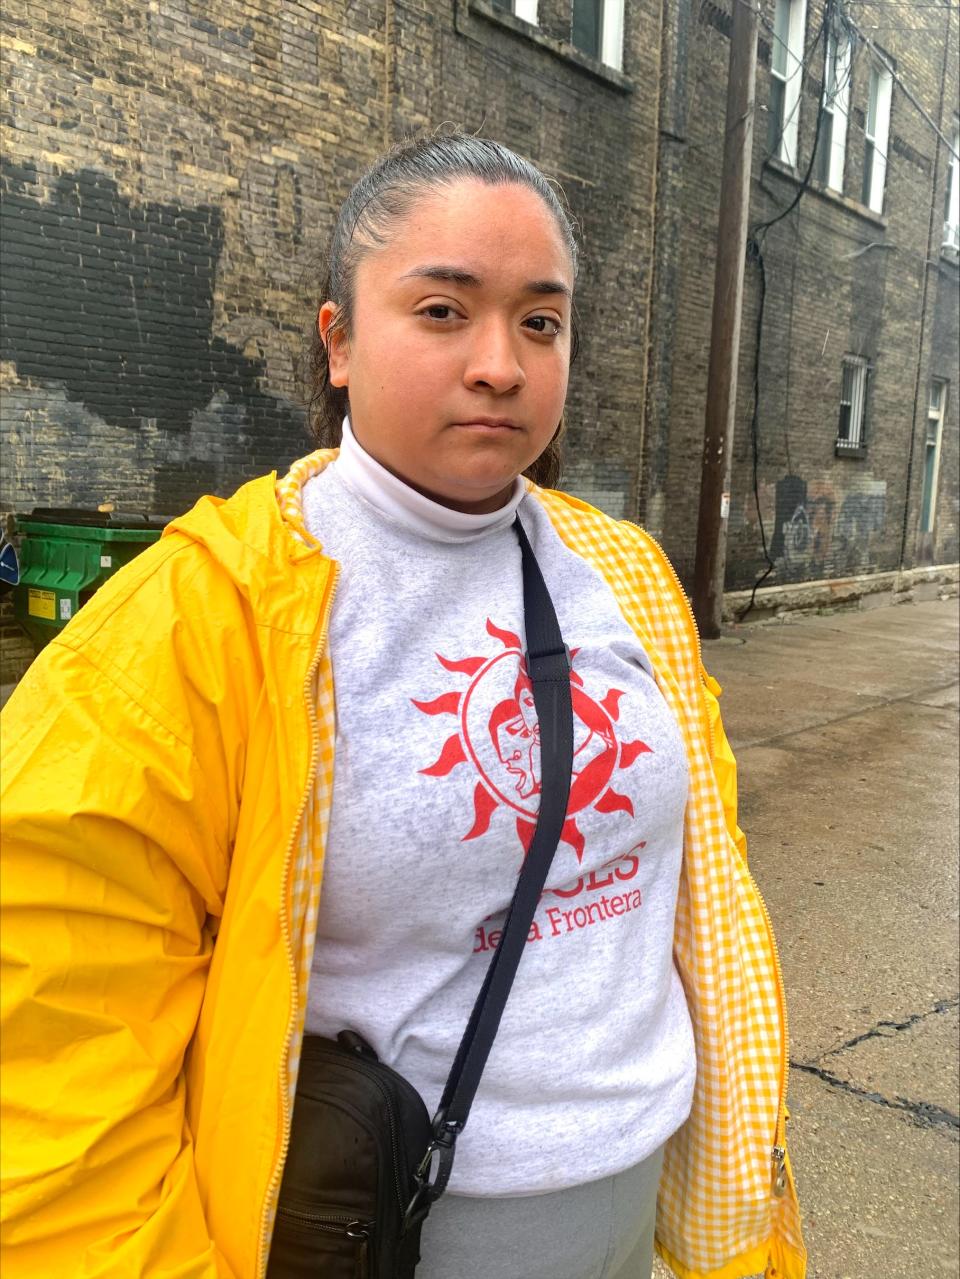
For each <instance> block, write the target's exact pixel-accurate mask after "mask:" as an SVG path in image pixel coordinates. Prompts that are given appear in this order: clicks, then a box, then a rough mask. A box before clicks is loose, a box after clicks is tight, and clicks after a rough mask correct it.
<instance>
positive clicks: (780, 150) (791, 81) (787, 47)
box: [770, 0, 807, 169]
mask: <svg viewBox="0 0 960 1279" xmlns="http://www.w3.org/2000/svg"><path fill="white" fill-rule="evenodd" d="M788 4H789V17H788V19H787V39H786V43H784V42H783V40H781V38H780V36H779V35H774V37H773V39H774V41H775V43H776V44H780V45H782V46H783V49H784V51H785V53H786V71H785V73H784V74H781V73H780V72H779V71H775V70H774V61H775V54H776V50H775V48H773V49H771V56H770V75H771V76H772V77H776V79H778V80H781V81H782V82H783V128H782V129H781V131H780V140H779V144H778V146H777V150H776V158H777V159H778V160H782V161H783V163H784V164H789V165H790V167H791V168H793V169H795V168H796V167H797V137H798V133H799V121H800V90H801V87H802V81H803V42H804V36H805V34H806V29H807V0H788Z"/></svg>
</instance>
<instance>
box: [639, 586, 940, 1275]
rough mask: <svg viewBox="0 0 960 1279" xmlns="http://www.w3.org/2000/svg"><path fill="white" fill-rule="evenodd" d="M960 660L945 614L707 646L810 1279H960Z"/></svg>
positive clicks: (905, 609) (757, 632) (832, 619)
mask: <svg viewBox="0 0 960 1279" xmlns="http://www.w3.org/2000/svg"><path fill="white" fill-rule="evenodd" d="M957 646H958V610H957V603H956V601H955V600H951V601H947V602H932V603H925V604H918V605H906V606H901V607H897V608H889V609H879V610H876V611H871V612H867V613H837V614H834V615H832V616H823V617H805V618H801V619H798V620H795V621H790V622H784V623H781V624H767V625H763V626H756V627H749V626H747V627H742V628H740V629H739V630H738V631H736V632H732V633H731V634H730V635H729V636H727V637H725V638H724V639H721V640H718V641H715V642H713V643H710V644H706V645H705V646H704V648H705V653H704V662H705V665H706V666H707V668H708V669H709V670H710V671H711V673H712V674H713V675H715V676H716V678H717V679H718V680H719V681H720V682H721V684H723V686H724V694H723V697H722V698H721V705H722V707H723V711H724V722H725V725H726V728H727V732H728V735H729V736H730V739H731V741H732V743H733V745H734V749H735V750H736V752H737V758H738V761H739V770H740V813H741V818H740V820H741V825H742V826H743V828H744V830H745V831H746V833H747V839H748V843H749V846H750V864H751V868H752V870H753V873H754V875H755V877H756V879H757V881H758V883H759V885H760V888H761V891H762V892H763V894H764V896H765V898H766V901H767V904H768V906H769V908H770V913H771V915H772V917H773V922H774V927H775V928H776V931H777V937H778V940H779V945H780V951H781V958H782V962H783V969H784V975H785V980H786V989H787V1000H788V1007H789V1013H790V1037H791V1045H790V1057H791V1073H790V1087H789V1093H790V1096H789V1104H790V1110H791V1113H792V1118H791V1121H790V1125H789V1130H788V1138H789V1141H790V1146H791V1154H792V1160H793V1165H794V1170H795V1174H796V1178H797V1184H798V1188H799V1193H800V1201H801V1206H802V1208H803V1214H804V1231H805V1238H806V1243H807V1248H808V1250H809V1254H810V1266H809V1270H808V1275H809V1279H867V1276H870V1277H871V1279H873V1277H874V1276H877V1277H879V1276H883V1279H928V1277H930V1276H938V1275H944V1276H946V1275H954V1276H955V1275H957V1273H958V1267H960V1248H958V1159H960V1140H958V1139H960V1131H958V1118H957V1113H958V1110H960V1098H958V1003H960V1000H958V985H960V982H958V917H960V916H958V811H957V810H958V803H957V763H958V761H957V746H958V741H957V707H958V666H957ZM656 1273H657V1274H666V1271H665V1270H663V1269H662V1268H661V1269H659V1270H658V1271H657V1272H656Z"/></svg>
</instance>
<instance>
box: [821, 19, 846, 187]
mask: <svg viewBox="0 0 960 1279" xmlns="http://www.w3.org/2000/svg"><path fill="white" fill-rule="evenodd" d="M851 62H852V58H851V48H850V38H849V36H848V35H847V33H846V31H843V30H840V29H835V30H834V31H831V32H830V34H829V35H828V36H827V52H826V57H825V59H824V69H823V98H822V102H823V110H824V112H825V113H826V114H827V115H829V116H830V120H831V124H832V127H831V129H830V154H829V156H828V157H827V183H826V184H827V186H828V187H829V188H830V189H831V190H833V191H839V192H840V193H841V194H842V193H843V170H844V165H845V162H846V158H847V121H848V120H849V118H850V74H851ZM831 64H832V65H831ZM822 135H823V127H822V125H821V143H822V140H823V138H822Z"/></svg>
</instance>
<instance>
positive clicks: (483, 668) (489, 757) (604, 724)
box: [413, 620, 650, 862]
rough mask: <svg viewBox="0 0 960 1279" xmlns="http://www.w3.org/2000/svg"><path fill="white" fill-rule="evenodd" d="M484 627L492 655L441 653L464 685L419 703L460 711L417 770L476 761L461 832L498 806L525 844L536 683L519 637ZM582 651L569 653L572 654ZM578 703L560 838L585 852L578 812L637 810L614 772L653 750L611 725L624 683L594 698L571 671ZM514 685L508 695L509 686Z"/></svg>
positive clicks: (535, 763) (535, 741)
mask: <svg viewBox="0 0 960 1279" xmlns="http://www.w3.org/2000/svg"><path fill="white" fill-rule="evenodd" d="M487 632H488V634H489V635H491V636H492V637H493V638H494V639H497V640H499V641H500V643H501V644H502V645H503V652H501V653H497V654H496V655H495V656H494V657H492V658H485V657H468V658H464V659H462V660H460V661H450V660H448V659H447V658H445V657H441V655H440V654H439V653H438V654H437V660H438V661H439V662H440V664H441V666H443V667H444V669H445V670H448V671H450V672H452V673H456V674H460V675H466V676H467V677H468V678H469V684H468V686H467V688H466V689H465V690H464V691H463V692H458V691H456V690H454V691H451V692H448V693H443V694H441V696H440V697H438V698H435V699H434V700H433V701H431V702H419V701H417V700H415V699H414V702H413V704H414V706H416V707H417V709H418V710H420V711H422V712H423V713H424V714H425V715H444V714H449V715H456V716H457V718H458V728H457V731H456V732H455V733H453V734H452V735H451V736H450V737H448V738H447V740H446V742H445V743H444V746H443V749H442V750H441V752H440V756H439V758H438V759H437V761H436V762H435V763H434V764H432V765H431V766H430V767H429V768H423V769H421V770H420V771H421V772H422V773H423V774H425V775H426V776H428V777H446V776H447V775H448V774H449V773H451V772H452V771H453V769H454V768H456V767H457V766H458V765H460V764H468V763H469V764H472V765H473V767H474V768H475V770H476V772H477V774H478V778H479V780H478V781H477V784H476V787H475V789H474V797H473V798H474V821H473V826H472V827H471V829H470V830H469V831H468V832H467V834H466V835H464V836H463V839H464V840H469V839H476V838H477V836H479V835H482V834H484V832H485V831H486V830H487V829H488V828H489V825H490V819H491V817H492V816H493V813H494V812H495V810H496V809H497V808H498V807H501V806H503V807H507V808H509V809H512V810H513V811H514V812H515V813H516V814H517V817H516V824H517V834H518V836H519V837H520V841H521V843H522V845H523V848H524V850H526V849H527V848H528V847H529V845H530V840H531V839H532V837H533V832H534V830H535V828H536V820H537V813H538V811H539V808H540V798H539V797H540V789H541V780H540V724H539V720H538V717H537V709H536V705H535V703H534V699H533V685H532V684H531V682H530V677H529V675H528V673H527V668H526V662H525V660H524V656H523V653H522V650H521V646H520V640H519V638H518V636H516V635H514V634H513V633H512V632H510V631H504V630H501V629H500V628H499V627H497V626H495V625H494V624H493V622H491V621H489V620H488V621H487ZM576 654H577V650H576V649H575V650H573V652H572V653H571V659H575V658H576ZM570 684H571V688H570V694H571V700H572V703H573V734H574V741H573V752H574V754H573V775H572V780H571V787H570V799H569V802H568V805H567V818H566V821H565V822H564V826H563V833H562V835H561V838H562V839H563V840H564V842H565V843H567V844H569V845H570V846H571V847H572V848H573V849H574V851H575V852H576V855H577V860H578V862H579V861H581V860H582V858H583V851H584V836H583V834H582V832H581V831H580V829H579V827H578V826H577V821H576V815H577V814H578V813H580V812H582V811H583V810H584V809H586V808H590V807H592V808H593V809H594V810H595V811H596V812H601V813H615V812H624V813H627V814H628V815H630V816H631V817H632V816H633V804H632V803H631V801H630V800H629V799H628V798H627V796H626V795H621V794H618V793H617V791H616V790H614V788H613V787H612V785H611V784H610V783H611V779H612V777H613V774H614V772H615V771H617V770H621V769H625V768H629V767H630V765H631V764H632V763H633V762H634V760H635V759H636V758H637V756H638V755H640V754H642V753H644V752H649V750H650V748H649V746H647V745H646V743H644V742H641V741H633V742H626V743H621V742H620V741H619V740H618V738H617V735H616V730H615V728H614V725H615V723H616V721H617V719H618V717H619V702H620V698H621V697H622V696H623V692H622V691H621V690H620V689H615V688H612V689H610V690H609V691H608V692H607V694H606V696H605V697H604V698H603V700H602V701H600V702H596V701H594V700H593V698H591V697H590V696H589V695H588V694H587V692H586V691H585V689H584V687H583V680H582V679H581V677H580V675H579V674H578V673H577V672H576V671H575V670H572V671H571V672H570ZM505 685H506V689H507V690H509V693H508V696H506V697H504V696H503V692H504V686H505Z"/></svg>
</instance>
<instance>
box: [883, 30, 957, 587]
mask: <svg viewBox="0 0 960 1279" xmlns="http://www.w3.org/2000/svg"><path fill="white" fill-rule="evenodd" d="M950 17H951V14H950V10H949V9H947V29H946V32H945V33H944V41H943V66H942V68H941V71H940V106H939V108H938V115H937V133H938V136H937V139H936V145H935V146H934V151H933V180H932V182H931V184H930V219H929V222H928V224H927V243H926V247H925V249H924V254H923V287H922V288H921V290H920V337H919V341H918V344H917V376H916V379H915V381H914V386H913V422H912V423H911V426H910V450H909V452H908V454H907V491H906V493H904V495H903V529H902V531H901V534H900V561H899V563H898V564H897V587H896V589H897V591H898V592H899V591H900V589H901V587H902V574H903V569H904V561H905V560H906V558H907V534H908V531H909V527H910V490H911V488H912V486H913V464H914V453H915V451H916V442H917V417H918V415H919V412H920V389H921V383H922V379H923V341H924V337H925V336H926V327H927V294H928V292H929V280H930V267H931V265H936V264H935V263H933V262H932V260H931V256H930V255H931V253H932V252H933V247H932V245H933V228H934V226H935V224H936V210H937V184H938V182H939V178H940V145H941V144H940V137H939V132H940V129H941V128H942V125H943V104H944V98H945V96H946V90H947V65H948V58H949V53H950Z"/></svg>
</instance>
